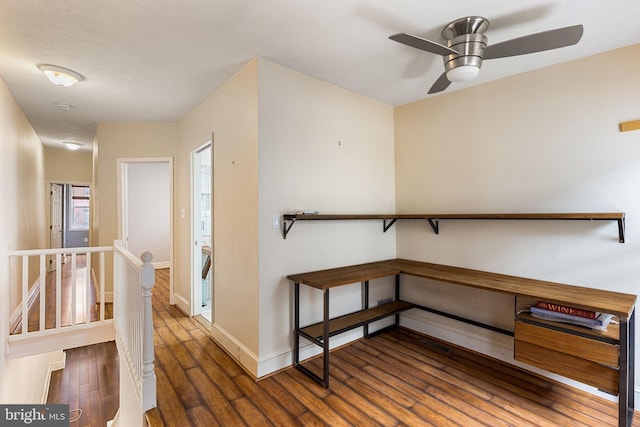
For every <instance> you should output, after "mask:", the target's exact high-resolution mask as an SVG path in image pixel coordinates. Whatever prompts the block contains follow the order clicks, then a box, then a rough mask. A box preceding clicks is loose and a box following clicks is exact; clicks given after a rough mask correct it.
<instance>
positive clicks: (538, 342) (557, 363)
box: [514, 315, 620, 394]
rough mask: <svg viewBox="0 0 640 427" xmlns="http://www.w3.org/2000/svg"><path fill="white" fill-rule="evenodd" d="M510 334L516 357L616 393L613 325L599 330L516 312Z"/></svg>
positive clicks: (617, 358)
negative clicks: (548, 320)
mask: <svg viewBox="0 0 640 427" xmlns="http://www.w3.org/2000/svg"><path fill="white" fill-rule="evenodd" d="M514 338H515V349H514V352H515V355H514V357H515V359H516V360H518V361H520V362H524V363H527V364H529V365H532V366H536V367H538V368H541V369H544V370H547V371H549V372H553V373H556V374H559V375H562V376H565V377H568V378H571V379H574V380H576V381H580V382H582V383H585V384H589V385H592V386H594V387H597V388H599V389H600V390H603V391H606V392H609V393H612V394H618V383H619V381H618V379H619V376H618V374H619V368H620V366H619V364H620V342H619V328H618V326H617V325H610V326H609V328H608V330H607V331H606V332H603V331H597V330H591V329H588V328H584V327H580V326H573V325H569V324H564V323H557V322H547V321H543V320H540V319H536V318H534V317H532V316H530V315H520V316H518V319H517V320H516V324H515V331H514Z"/></svg>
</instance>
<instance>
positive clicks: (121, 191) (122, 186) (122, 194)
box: [116, 157, 175, 305]
mask: <svg viewBox="0 0 640 427" xmlns="http://www.w3.org/2000/svg"><path fill="white" fill-rule="evenodd" d="M129 163H166V164H167V165H169V224H170V231H169V236H170V237H169V239H170V243H169V266H170V269H169V304H171V305H173V304H175V302H174V299H175V296H174V291H173V270H174V268H173V157H119V158H117V159H116V164H117V171H118V172H117V174H116V175H117V212H118V218H117V222H118V226H117V227H118V229H117V236H118V237H117V239H119V240H122V241H123V242H124V243H125V247H127V242H126V236H127V226H128V225H127V218H128V216H127V212H128V210H129V209H128V203H127V200H128V197H127V189H128V182H127V165H128V164H129Z"/></svg>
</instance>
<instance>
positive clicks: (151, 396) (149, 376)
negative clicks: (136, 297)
mask: <svg viewBox="0 0 640 427" xmlns="http://www.w3.org/2000/svg"><path fill="white" fill-rule="evenodd" d="M140 258H141V259H142V261H143V263H144V264H143V266H142V272H141V274H140V276H141V277H140V279H141V280H140V281H141V285H142V298H141V299H142V301H141V302H142V305H143V321H142V328H143V332H142V342H143V348H142V364H143V365H142V386H143V396H142V400H143V403H142V407H143V409H144V410H147V409H150V408H153V407H155V406H156V393H155V390H156V374H155V367H154V365H153V360H154V358H155V355H154V349H153V313H152V310H151V295H152V293H151V288H153V285H154V283H155V268H154V267H153V264H151V260H152V259H153V255H151V253H150V252H145V253H143V254H142V256H141V257H140ZM151 390H153V393H152V392H151Z"/></svg>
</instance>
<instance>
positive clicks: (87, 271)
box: [84, 252, 91, 325]
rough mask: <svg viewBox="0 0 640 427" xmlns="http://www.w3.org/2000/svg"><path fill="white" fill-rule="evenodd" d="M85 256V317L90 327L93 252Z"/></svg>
mask: <svg viewBox="0 0 640 427" xmlns="http://www.w3.org/2000/svg"><path fill="white" fill-rule="evenodd" d="M84 256H85V268H84V271H85V282H84V289H85V293H86V298H85V310H84V316H85V323H86V324H87V325H88V324H89V323H91V268H90V267H89V266H90V265H91V252H87V253H86V254H85V255H84Z"/></svg>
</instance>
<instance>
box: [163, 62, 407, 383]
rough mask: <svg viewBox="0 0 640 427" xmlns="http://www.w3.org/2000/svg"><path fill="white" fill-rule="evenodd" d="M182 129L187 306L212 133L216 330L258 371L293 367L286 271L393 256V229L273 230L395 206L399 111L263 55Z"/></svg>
mask: <svg viewBox="0 0 640 427" xmlns="http://www.w3.org/2000/svg"><path fill="white" fill-rule="evenodd" d="M179 129H180V137H179V139H180V148H179V154H178V159H179V160H178V169H179V171H180V172H179V177H178V180H177V188H178V189H179V191H177V193H178V194H177V198H176V207H175V209H176V217H178V218H179V217H180V216H181V212H183V211H184V212H185V215H184V218H183V219H178V220H177V223H178V225H177V230H178V236H179V237H178V239H177V247H176V253H177V254H178V255H177V262H176V264H177V267H178V268H177V272H176V274H177V275H176V283H178V285H177V291H178V292H179V294H180V295H179V296H178V298H177V302H178V303H180V301H181V300H182V299H184V300H187V301H188V299H189V296H190V283H191V276H190V271H189V265H190V261H189V255H190V247H191V244H192V243H191V240H190V236H191V231H190V230H191V223H190V218H191V210H190V199H189V188H190V187H189V185H190V184H189V182H190V155H191V152H192V151H193V150H195V149H196V148H198V147H199V146H201V145H202V144H203V143H205V142H206V141H207V140H208V139H209V138H210V136H211V134H212V133H213V134H214V135H215V137H214V150H213V159H214V160H213V169H214V172H213V176H214V187H213V188H214V201H213V205H214V267H213V272H214V297H213V300H214V326H213V334H214V336H215V337H216V339H218V341H219V342H221V343H222V344H223V345H224V346H225V348H227V350H228V351H229V352H231V353H232V354H233V355H234V356H235V357H236V358H237V359H239V360H240V362H241V363H242V364H243V365H244V366H245V367H246V368H247V369H248V370H249V371H251V372H252V373H253V374H254V375H256V376H262V375H264V374H267V373H269V372H272V371H274V370H276V369H280V368H283V367H285V366H288V365H290V364H291V345H292V337H291V331H292V323H291V321H292V317H291V308H292V300H291V298H290V296H291V286H290V284H289V283H288V281H287V280H286V279H285V277H286V275H287V274H291V273H294V272H298V271H301V270H307V269H316V268H321V267H325V266H332V265H335V264H336V263H356V262H362V261H367V260H371V259H372V258H373V259H383V258H391V257H393V256H394V254H395V236H394V232H389V233H386V234H383V233H382V232H381V224H379V223H377V222H376V223H352V224H335V223H334V224H326V223H325V224H315V225H310V224H300V225H297V226H296V227H295V230H293V231H292V234H291V235H290V237H289V238H288V239H287V240H286V241H285V240H283V239H282V236H281V231H280V230H279V229H273V228H272V218H273V215H277V216H280V215H282V214H283V213H290V212H294V211H296V210H299V209H310V208H313V209H320V210H322V211H323V212H329V211H333V212H345V211H347V212H363V211H371V212H380V211H384V212H393V210H394V203H395V202H394V201H395V198H394V184H393V181H394V177H393V175H394V170H393V109H392V108H391V107H389V106H386V105H383V104H380V103H378V102H374V101H371V100H369V99H366V98H364V97H361V96H359V95H355V94H353V93H351V92H348V91H345V90H342V89H339V88H337V87H335V86H332V85H329V84H326V83H324V82H321V81H319V80H316V79H313V78H310V77H308V76H304V75H302V74H300V73H297V72H294V71H291V70H288V69H286V68H284V67H280V66H278V65H275V64H273V63H270V62H268V61H266V60H262V59H260V60H254V61H252V62H250V63H249V64H248V65H247V66H246V67H245V68H243V69H242V70H241V71H240V72H239V73H238V74H236V75H235V76H234V77H233V78H232V79H230V80H229V81H228V82H227V83H226V84H225V85H224V86H223V87H221V88H220V89H219V90H218V91H216V92H215V93H214V94H213V95H211V96H210V97H209V98H207V100H205V101H204V102H203V103H202V104H201V105H199V106H198V107H196V108H195V109H194V110H193V111H191V112H190V113H189V114H188V115H187V116H186V117H185V118H184V119H183V120H181V121H180V124H179ZM387 285H388V284H386V283H381V284H379V286H377V287H375V286H374V288H375V289H374V291H373V294H374V295H382V294H383V293H384V292H390V290H389V289H390V286H387ZM385 286H386V288H385ZM338 293H339V292H338ZM343 294H344V295H341V296H339V297H338V298H337V299H336V300H335V307H334V308H335V309H336V310H341V311H352V310H353V309H355V308H357V307H359V304H360V299H359V288H358V290H357V292H356V289H354V288H349V289H347V290H345V291H344V292H343ZM356 294H357V295H356ZM385 296H386V295H385ZM308 298H311V304H313V305H314V306H316V305H317V310H316V309H310V310H308V311H307V312H306V313H305V321H306V319H307V316H308V317H314V316H315V317H317V316H318V315H319V313H320V311H319V310H320V305H318V303H319V301H320V300H319V299H317V296H314V295H309V296H308ZM183 303H186V302H183ZM354 336H355V335H354ZM354 336H350V337H347V338H344V339H353V338H354Z"/></svg>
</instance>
